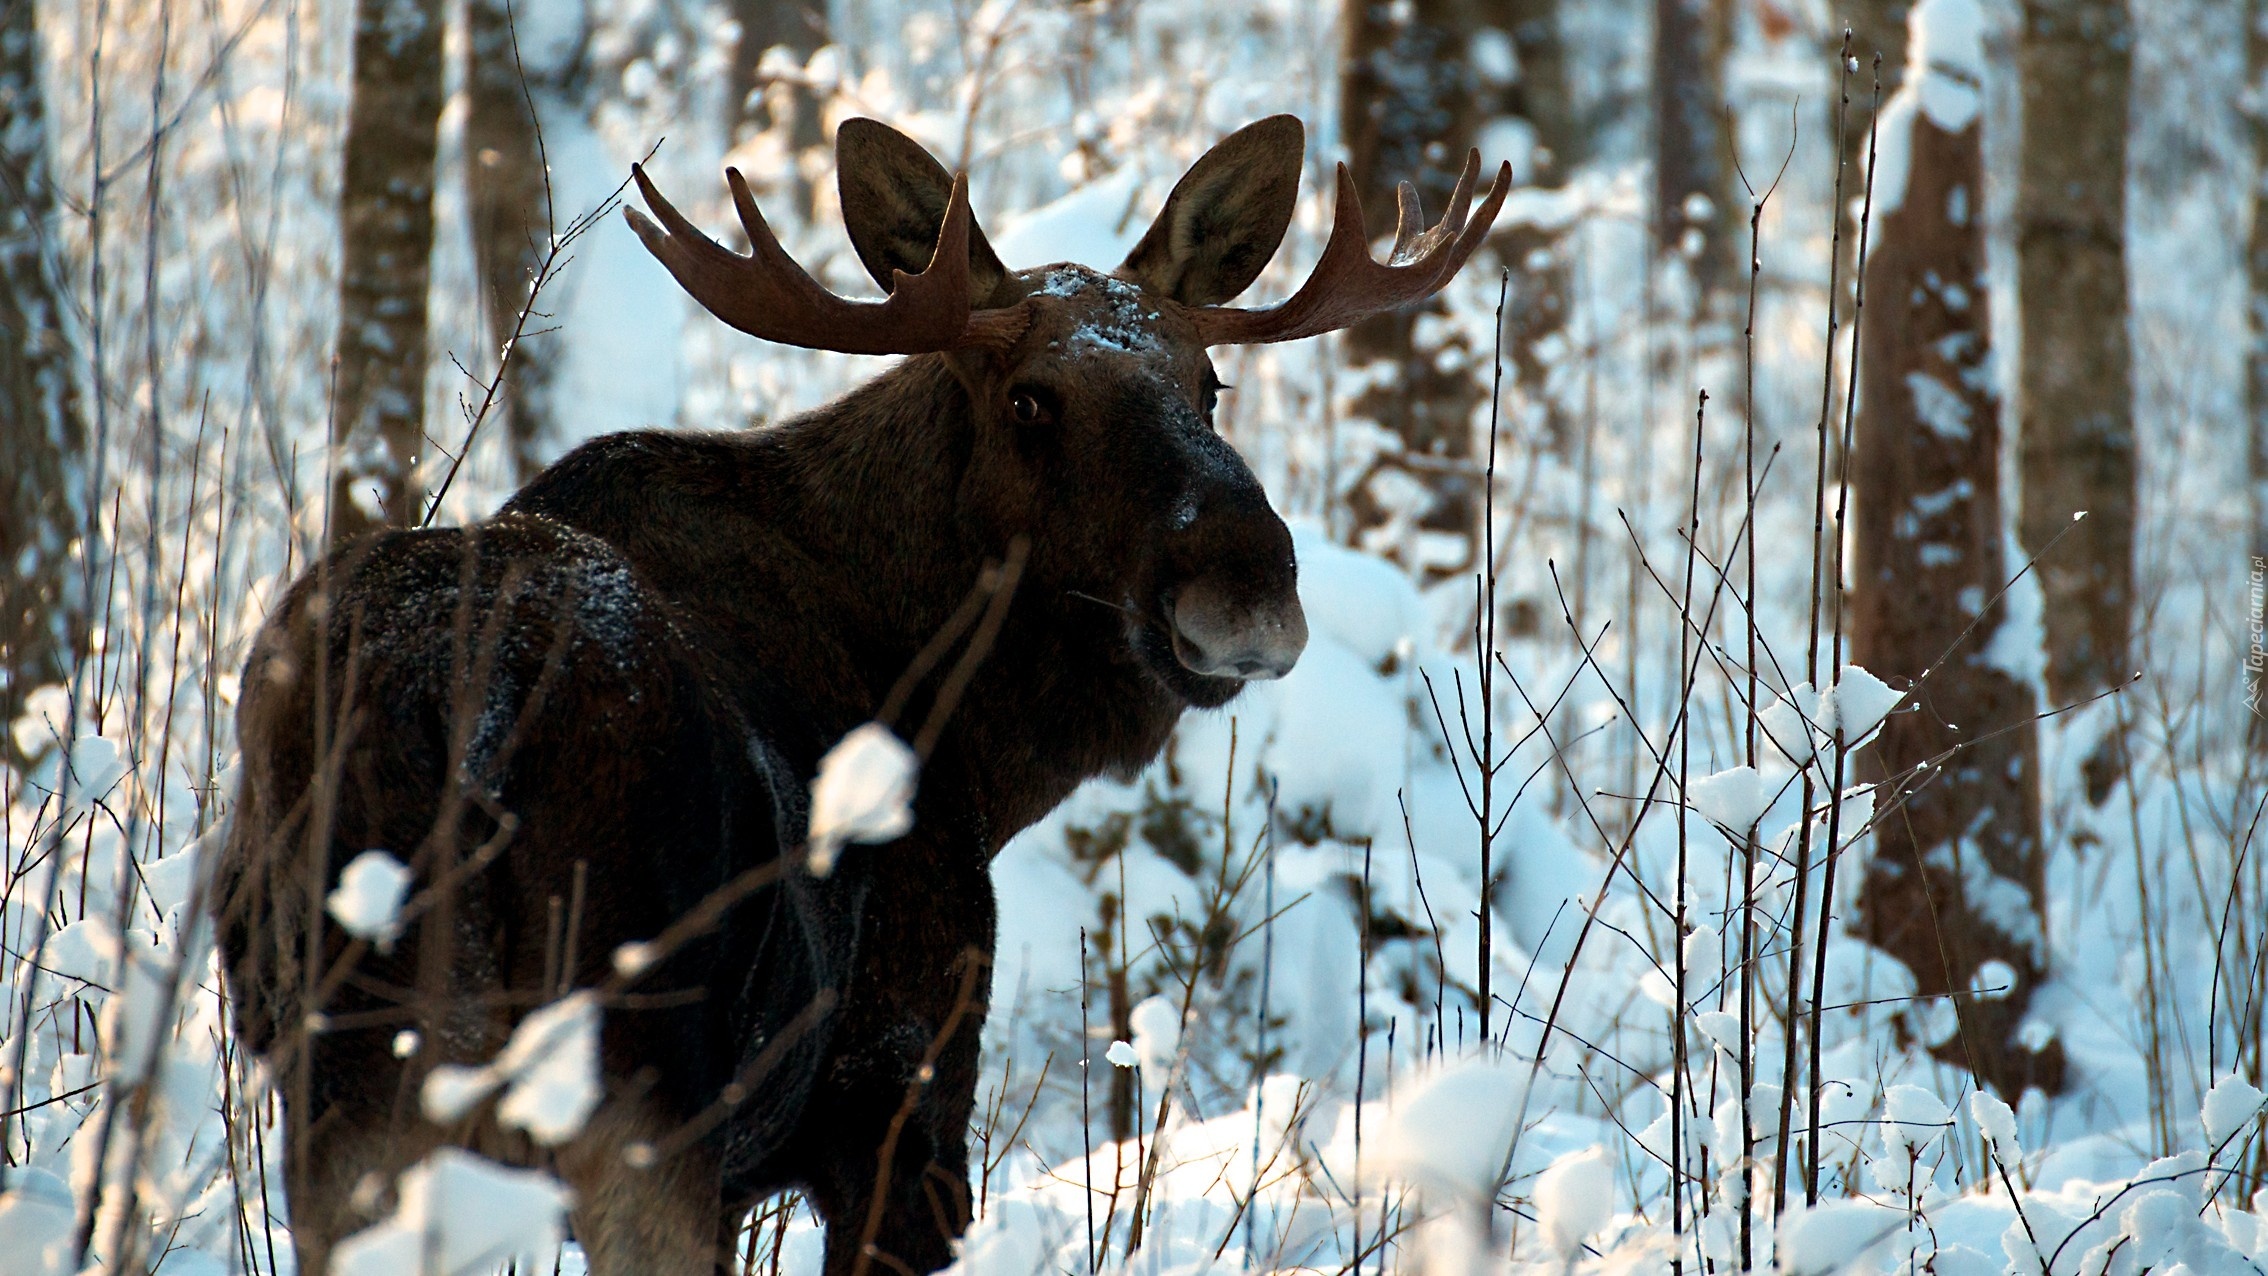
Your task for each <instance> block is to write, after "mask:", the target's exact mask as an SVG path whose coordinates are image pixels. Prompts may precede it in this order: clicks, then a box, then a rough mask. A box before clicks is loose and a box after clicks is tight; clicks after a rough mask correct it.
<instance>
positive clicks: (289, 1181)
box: [277, 1040, 439, 1276]
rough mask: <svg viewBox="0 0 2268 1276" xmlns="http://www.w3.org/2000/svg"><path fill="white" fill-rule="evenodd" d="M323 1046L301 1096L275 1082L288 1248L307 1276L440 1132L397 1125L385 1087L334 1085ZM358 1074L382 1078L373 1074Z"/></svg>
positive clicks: (290, 1081)
mask: <svg viewBox="0 0 2268 1276" xmlns="http://www.w3.org/2000/svg"><path fill="white" fill-rule="evenodd" d="M329 1044H330V1043H328V1042H321V1041H320V1040H319V1041H318V1047H317V1056H318V1064H317V1067H316V1070H315V1074H314V1077H313V1078H312V1080H313V1082H314V1084H313V1085H311V1086H309V1087H307V1088H306V1089H304V1090H302V1089H301V1088H300V1087H299V1086H297V1085H295V1084H294V1082H295V1080H296V1078H295V1077H293V1076H292V1075H291V1074H290V1073H289V1072H286V1073H285V1074H284V1075H282V1076H279V1077H278V1078H277V1082H278V1086H279V1088H280V1090H281V1092H282V1095H283V1118H284V1189H285V1192H286V1193H287V1195H288V1198H289V1204H290V1209H291V1244H292V1250H293V1252H294V1253H295V1254H296V1255H297V1256H298V1259H299V1270H300V1271H302V1272H305V1273H307V1276H322V1274H323V1273H324V1272H326V1271H328V1270H329V1268H330V1262H331V1251H332V1250H333V1249H334V1248H336V1247H337V1246H338V1243H339V1242H340V1241H342V1240H345V1239H346V1238H347V1237H349V1236H352V1235H353V1234H354V1233H356V1232H359V1231H361V1230H362V1229H363V1228H365V1227H368V1226H370V1225H371V1224H372V1223H375V1222H377V1221H378V1215H377V1213H374V1212H373V1211H374V1210H378V1211H380V1212H382V1206H383V1203H384V1201H385V1199H386V1194H387V1191H388V1190H389V1189H391V1188H392V1187H393V1186H394V1178H395V1176H396V1175H397V1174H399V1173H400V1172H401V1171H402V1170H403V1169H404V1168H406V1167H408V1166H410V1165H412V1164H414V1163H416V1161H417V1160H418V1158H420V1157H422V1156H424V1155H425V1154H426V1153H427V1152H429V1151H431V1150H432V1149H433V1147H434V1145H435V1144H436V1143H438V1142H439V1137H438V1133H437V1132H436V1131H435V1130H434V1129H433V1128H432V1127H431V1126H428V1125H426V1124H425V1123H424V1122H422V1121H417V1120H414V1119H413V1120H408V1121H398V1120H396V1119H395V1115H396V1114H395V1112H394V1110H393V1107H392V1105H391V1100H392V1099H393V1098H394V1097H395V1096H394V1094H393V1092H392V1090H391V1088H389V1087H384V1086H381V1087H378V1088H376V1089H375V1090H374V1091H371V1090H358V1089H356V1088H354V1087H351V1086H345V1085H340V1084H336V1082H337V1081H338V1079H339V1076H338V1067H337V1064H336V1062H335V1061H332V1060H328V1059H324V1058H323V1057H322V1056H323V1055H324V1054H325V1053H326V1052H325V1050H324V1049H323V1047H324V1046H327V1045H329ZM386 1062H387V1063H392V1062H393V1060H391V1059H388V1060H386ZM362 1075H364V1076H384V1075H386V1072H385V1070H383V1068H382V1067H374V1068H373V1069H372V1070H370V1071H367V1072H364V1073H363V1074H362ZM326 1081H330V1082H333V1083H334V1084H329V1085H326V1084H324V1082H326Z"/></svg>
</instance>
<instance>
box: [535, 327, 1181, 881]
mask: <svg viewBox="0 0 2268 1276" xmlns="http://www.w3.org/2000/svg"><path fill="white" fill-rule="evenodd" d="M976 435H977V429H976V423H975V421H974V419H973V416H972V407H971V404H970V402H969V397H968V392H967V390H966V389H965V388H964V387H963V385H962V383H961V381H960V379H959V378H958V377H956V376H955V375H954V374H953V372H952V370H951V369H950V368H948V367H947V366H946V364H945V360H944V358H943V357H941V356H935V355H929V356H917V357H914V358H910V359H907V360H906V361H904V362H903V363H900V364H899V365H898V366H896V367H894V368H892V369H890V370H889V371H887V372H884V373H883V374H882V375H880V376H878V377H876V378H875V379H874V380H872V381H870V382H868V383H866V384H865V385H863V386H861V387H859V388H858V389H856V390H854V391H852V392H851V393H850V394H848V395H846V396H844V397H843V398H841V399H839V400H837V401H835V402H833V403H831V404H828V405H827V406H825V407H822V408H819V409H817V410H815V411H812V412H809V413H806V414H804V415H803V416H800V417H796V418H794V419H792V420H789V421H785V422H782V423H781V424H779V425H777V426H773V427H770V428H766V429H758V430H753V431H747V432H741V433H732V434H711V435H688V434H673V433H662V432H639V433H634V434H627V435H615V436H610V437H608V438H604V439H598V440H594V441H593V442H591V443H589V444H586V445H584V446H583V447H582V448H579V449H577V450H576V451H575V452H573V453H571V454H569V455H568V456H567V457H565V458H563V459H562V460H561V461H560V462H559V463H558V464H557V465H555V466H553V467H552V468H551V469H549V470H547V471H545V472H544V473H543V474H542V475H540V476H538V477H537V478H536V479H535V480H534V481H533V482H532V483H530V484H529V485H528V487H527V488H526V489H524V490H523V491H522V492H521V493H520V494H519V495H518V496H517V497H515V498H514V499H513V501H512V503H511V505H510V507H509V509H510V510H511V511H515V512H522V513H533V514H540V515H543V516H546V517H550V518H555V519H558V520H560V521H562V522H565V523H568V524H570V525H573V526H575V527H578V528H580V529H582V530H583V531H586V532H588V533H590V534H592V535H595V536H597V537H599V538H600V539H602V540H605V541H607V542H608V543H610V544H612V545H613V546H615V547H616V548H617V549H618V550H620V551H621V552H622V553H624V554H625V555H626V556H627V557H629V558H630V560H631V561H632V562H633V563H634V564H636V566H637V568H638V570H639V572H640V574H641V575H642V576H643V577H645V579H646V581H647V582H648V584H649V586H650V587H651V588H653V589H654V590H655V591H656V592H657V593H659V594H660V595H662V596H664V597H666V598H668V599H670V600H671V601H672V603H673V604H674V606H675V607H676V609H677V611H678V614H679V618H680V622H681V623H682V624H684V625H685V626H687V627H688V637H689V640H690V641H691V642H692V643H693V644H694V646H695V647H696V648H697V649H699V650H701V651H703V652H705V653H707V657H706V658H707V659H708V660H710V661H711V662H713V664H714V666H715V668H716V671H717V673H718V674H719V676H721V677H722V678H723V679H724V681H725V682H726V683H728V684H730V685H733V686H735V687H737V688H738V690H737V691H736V692H735V694H736V695H739V696H741V697H743V698H744V699H747V700H748V703H750V704H753V703H755V702H756V701H758V700H761V701H763V702H765V703H768V704H771V705H773V706H775V707H776V709H777V711H778V715H779V716H780V717H781V718H782V719H783V720H782V721H781V722H780V723H779V724H776V725H777V730H778V734H779V735H780V736H781V737H782V739H783V741H784V740H785V739H787V738H790V737H804V738H803V739H802V743H801V745H800V746H798V751H799V752H805V753H808V755H809V756H808V757H807V758H806V759H805V761H806V762H816V759H817V754H818V751H820V750H824V749H825V748H826V747H828V746H829V745H831V744H832V743H833V742H834V739H835V738H836V737H838V736H840V734H841V733H842V732H844V731H846V730H848V729H849V728H850V727H852V726H855V725H856V724H857V723H858V722H859V721H861V720H863V719H864V718H866V717H868V716H870V715H872V714H874V713H875V712H876V710H877V709H878V708H879V707H880V706H881V705H882V703H883V701H884V699H885V697H887V696H888V695H889V692H890V690H891V688H892V686H893V685H894V684H895V683H896V682H897V681H898V679H899V677H900V676H901V675H902V674H903V673H904V672H905V670H906V669H907V666H908V665H909V664H910V663H911V662H912V661H913V658H914V656H915V654H916V653H917V652H919V651H920V650H921V649H922V648H923V647H924V646H925V645H926V644H927V643H929V641H930V640H931V639H932V638H933V637H934V636H936V635H937V634H938V633H939V631H940V630H942V629H943V628H945V627H946V625H947V622H948V621H949V619H950V618H951V616H952V615H953V613H954V611H955V610H956V609H957V608H958V607H959V606H960V605H961V603H962V602H963V601H964V600H965V599H967V598H968V597H969V594H970V591H971V589H972V588H973V587H974V586H975V585H976V583H977V581H978V579H979V577H980V575H981V573H982V572H983V570H984V568H985V566H986V564H987V563H988V562H993V561H997V560H999V558H1000V557H1001V556H1002V554H1003V553H1004V552H1005V551H1006V549H1007V547H1008V542H1009V540H1010V539H1011V537H1012V536H1013V535H1014V534H1015V533H1017V532H1021V531H1028V530H1034V529H1027V528H1024V527H1022V526H1020V525H1011V524H1013V523H1014V516H1013V515H1011V514H1008V513H1005V512H1003V511H1000V510H995V509H988V508H985V507H984V500H983V498H982V497H981V496H977V495H975V494H974V493H975V492H976V491H977V490H978V489H981V488H983V487H984V486H985V484H984V483H983V482H981V481H980V480H981V479H982V476H981V475H977V474H974V473H973V472H972V470H973V467H975V466H978V465H981V462H979V461H975V460H973V459H972V458H973V457H974V456H975V455H976V453H977V451H978V448H977V444H976ZM1045 541H1046V538H1045V537H1044V536H1042V537H1037V538H1035V541H1034V544H1035V548H1034V550H1033V552H1032V555H1031V559H1030V562H1029V563H1028V565H1027V567H1026V570H1025V572H1024V577H1023V583H1022V584H1021V586H1020V587H1019V588H1018V590H1017V593H1016V596H1015V598H1014V600H1013V601H1012V603H1011V604H1010V607H1009V610H1008V613H1007V622H1006V624H1005V625H1004V626H1003V627H1002V628H1001V630H1000V632H999V633H998V635H997V636H996V638H995V640H994V641H993V643H992V644H991V647H990V650H989V652H988V653H986V654H985V656H984V659H983V660H982V662H981V663H980V664H979V665H978V666H977V668H976V672H975V676H974V678H973V679H972V680H971V681H970V682H969V684H968V687H967V690H966V693H965V694H964V695H963V696H962V697H961V699H960V700H959V703H958V704H957V705H956V706H955V707H954V709H953V711H952V714H951V716H950V718H949V719H947V720H946V721H945V725H944V729H943V733H942V735H941V736H940V737H939V739H938V742H937V749H936V752H935V753H934V754H933V755H932V757H931V760H930V764H929V776H930V778H929V780H927V781H925V782H924V784H923V786H922V793H923V797H922V803H923V806H924V808H925V811H926V809H927V808H929V807H930V805H931V804H932V803H941V804H943V805H944V806H945V807H950V808H952V809H950V810H946V809H940V810H939V811H938V812H937V814H939V815H940V816H942V817H943V818H945V819H946V820H947V821H949V822H950V823H951V824H952V825H955V826H958V827H963V828H967V829H969V830H970V835H971V836H974V837H976V838H977V839H978V840H980V841H982V842H983V843H985V847H984V849H985V850H986V851H991V850H996V849H997V848H998V846H999V844H1000V843H1001V842H1002V841H1005V840H1006V838H1007V837H1009V836H1010V835H1012V834H1013V833H1015V831H1016V830H1018V829H1020V828H1022V827H1024V826H1025V825H1027V824H1029V823H1031V822H1032V821H1033V820H1036V819H1038V818H1039V817H1040V816H1042V815H1044V814H1046V812H1047V811H1048V810H1050V809H1052V808H1053V807H1054V806H1055V804H1056V803H1057V802H1059V801H1061V800H1062V799H1063V798H1064V797H1065V796H1066V795H1068V794H1069V793H1070V791H1071V790H1072V789H1073V788H1074V787H1076V786H1077V785H1078V784H1079V782H1080V781H1082V780H1085V779H1086V778H1088V777H1089V776H1092V775H1095V774H1097V773H1099V772H1103V771H1106V770H1107V771H1118V772H1127V771H1130V770H1132V769H1134V768H1136V767H1139V766H1140V765H1141V764H1142V763H1144V762H1146V761H1147V760H1148V759H1149V758H1150V757H1151V756H1153V755H1154V754H1155V753H1156V752H1157V750H1158V748H1159V747H1160V746H1161V745H1162V744H1163V742H1164V740H1165V738H1166V735H1167V733H1168V732H1169V731H1170V730H1171V729H1172V726H1173V723H1174V721H1175V720H1176V719H1177V718H1178V717H1179V716H1180V711H1181V705H1180V702H1179V701H1178V700H1177V699H1175V698H1173V697H1172V696H1171V695H1170V694H1169V693H1167V692H1166V691H1165V690H1164V688H1163V687H1162V686H1160V685H1159V684H1158V683H1157V682H1156V681H1155V680H1154V679H1153V678H1151V677H1149V676H1148V675H1147V674H1144V673H1143V672H1142V671H1141V670H1140V669H1139V668H1138V667H1137V666H1136V665H1135V664H1134V662H1133V661H1132V659H1131V657H1130V656H1129V655H1128V653H1127V651H1126V648H1125V637H1124V633H1123V623H1122V622H1121V621H1120V620H1119V619H1118V617H1117V614H1116V613H1115V612H1112V611H1110V610H1109V609H1107V608H1102V607H1097V606H1095V605H1094V604H1092V603H1086V604H1083V605H1080V604H1070V605H1067V604H1066V603H1065V601H1064V599H1065V597H1066V596H1067V595H1066V592H1065V589H1064V587H1063V584H1062V582H1061V581H1060V580H1059V579H1057V578H1056V573H1055V572H1054V571H1053V570H1052V569H1051V566H1050V564H1049V563H1048V561H1047V558H1048V554H1047V546H1046V544H1045ZM968 641H969V640H968V639H966V638H964V639H962V640H961V641H960V642H959V643H957V644H955V646H954V648H953V650H952V651H951V652H950V653H948V658H947V659H946V660H945V661H944V662H943V665H942V666H941V667H940V668H938V669H934V670H932V671H931V672H930V673H929V674H928V676H927V677H926V678H924V679H923V680H922V681H921V683H920V685H919V687H918V688H917V689H916V691H915V694H914V695H913V697H912V698H911V700H910V701H909V702H908V704H907V705H906V707H905V709H904V711H903V712H902V713H901V714H900V720H899V721H898V722H896V723H894V724H893V726H895V727H896V728H897V729H898V730H899V731H900V732H901V733H903V734H904V735H906V736H907V737H908V738H911V737H913V736H914V735H916V734H917V733H919V732H920V730H921V728H922V727H923V725H924V723H925V722H926V721H927V720H928V719H929V718H930V716H931V714H932V713H933V711H934V708H935V696H936V690H937V688H938V686H939V685H940V684H941V682H942V680H943V678H944V676H945V671H946V670H947V669H949V668H950V667H951V665H952V664H953V662H954V661H955V660H957V659H959V658H960V656H961V655H962V654H963V652H965V651H966V649H967V644H968ZM924 818H927V815H926V814H925V816H924Z"/></svg>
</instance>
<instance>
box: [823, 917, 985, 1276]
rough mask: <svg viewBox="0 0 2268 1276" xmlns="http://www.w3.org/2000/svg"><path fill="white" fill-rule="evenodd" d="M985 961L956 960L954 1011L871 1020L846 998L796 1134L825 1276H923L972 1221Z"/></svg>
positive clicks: (973, 956)
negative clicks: (825, 1065)
mask: <svg viewBox="0 0 2268 1276" xmlns="http://www.w3.org/2000/svg"><path fill="white" fill-rule="evenodd" d="M986 964H987V963H986V961H985V958H984V957H983V955H982V953H981V952H979V951H976V950H970V951H969V952H967V953H965V954H964V955H963V957H962V958H961V960H960V961H956V962H954V963H953V968H952V972H951V973H952V976H953V978H952V980H951V983H950V985H949V986H952V987H957V989H958V990H959V991H958V995H957V996H956V997H955V998H954V999H953V1000H954V1002H955V1004H954V1005H952V1006H951V1007H930V1008H929V1009H932V1010H936V1011H937V1013H935V1014H934V1015H922V1016H920V1017H918V1018H915V1017H913V1016H906V1017H904V1018H899V1019H898V1020H897V1021H896V1022H895V1023H887V1024H886V1023H878V1022H876V1019H877V1018H878V1016H877V1015H876V1014H875V1013H874V1012H875V1009H876V1008H875V1006H874V1002H872V1001H869V1002H860V1001H859V1000H858V999H857V998H856V997H854V998H853V999H852V1006H851V1010H850V1014H849V1018H848V1019H847V1020H846V1022H845V1023H844V1025H843V1032H842V1035H841V1036H838V1037H837V1039H836V1051H837V1053H836V1061H835V1065H834V1067H833V1068H832V1069H831V1070H830V1074H829V1076H828V1077H827V1079H826V1080H825V1081H824V1082H822V1084H821V1090H820V1093H818V1094H816V1095H814V1096H813V1099H812V1103H811V1106H810V1115H809V1116H807V1117H806V1120H805V1123H804V1128H803V1130H802V1131H801V1132H800V1133H801V1141H802V1143H803V1145H804V1147H805V1149H806V1156H807V1158H808V1159H807V1162H806V1163H807V1164H808V1165H809V1166H810V1167H811V1170H812V1173H811V1183H810V1187H811V1196H812V1199H813V1202H814V1204H816V1205H818V1207H819V1212H820V1214H821V1216H822V1217H824V1218H825V1219H826V1220H827V1261H826V1276H920V1274H921V1273H927V1272H932V1271H936V1270H938V1269H939V1268H942V1267H944V1266H946V1265H947V1264H949V1263H951V1262H952V1261H953V1242H954V1241H955V1240H957V1239H959V1238H960V1235H961V1233H963V1232H965V1231H967V1230H968V1226H969V1114H970V1111H971V1110H972V1109H973V1108H974V1106H975V1103H976V1081H977V1065H978V1048H979V1043H980V1041H981V1039H982V1037H983V1032H984V1004H983V993H982V985H983V976H984V974H985V973H986V972H985V969H984V968H985V966H986ZM875 1000H876V1001H879V1000H881V999H880V998H876V999H875ZM897 1008H898V1009H900V1010H901V1011H902V1010H904V1009H905V1007H904V1006H903V1004H902V1003H901V1004H900V1005H899V1006H898V1007H897ZM862 1012H863V1013H862ZM929 1025H936V1026H934V1027H932V1026H929Z"/></svg>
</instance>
